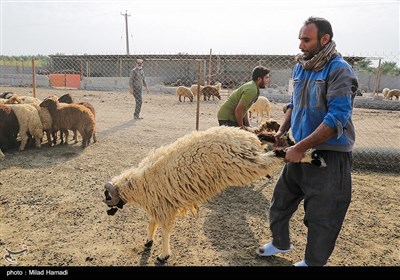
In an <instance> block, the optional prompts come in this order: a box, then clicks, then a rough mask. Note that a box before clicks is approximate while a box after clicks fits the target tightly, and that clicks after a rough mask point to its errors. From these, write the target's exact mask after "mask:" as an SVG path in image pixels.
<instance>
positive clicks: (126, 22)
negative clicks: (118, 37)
mask: <svg viewBox="0 0 400 280" xmlns="http://www.w3.org/2000/svg"><path fill="white" fill-rule="evenodd" d="M121 15H122V16H124V17H125V31H126V34H125V37H126V54H129V35H128V17H130V16H131V15H128V11H127V10H125V14H123V13H121Z"/></svg>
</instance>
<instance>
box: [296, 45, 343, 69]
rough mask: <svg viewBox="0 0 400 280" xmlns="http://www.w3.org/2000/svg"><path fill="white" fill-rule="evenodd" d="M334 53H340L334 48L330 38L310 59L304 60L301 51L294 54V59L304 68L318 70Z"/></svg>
mask: <svg viewBox="0 0 400 280" xmlns="http://www.w3.org/2000/svg"><path fill="white" fill-rule="evenodd" d="M336 55H340V53H338V51H337V50H336V43H335V41H333V40H332V41H330V42H329V43H328V44H326V45H325V47H324V48H323V49H322V50H320V51H319V53H317V54H316V55H314V56H313V57H312V58H311V59H309V60H305V59H304V54H302V53H299V54H298V55H296V57H295V59H296V61H297V62H298V63H300V64H301V65H302V66H303V68H304V69H306V70H312V71H320V70H321V69H322V68H324V66H325V65H326V64H327V63H328V62H329V61H330V60H331V58H332V57H333V56H336Z"/></svg>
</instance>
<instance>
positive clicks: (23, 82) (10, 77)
mask: <svg viewBox="0 0 400 280" xmlns="http://www.w3.org/2000/svg"><path fill="white" fill-rule="evenodd" d="M0 85H2V86H13V87H19V86H22V87H32V74H30V75H29V74H1V75H0ZM36 86H37V87H50V79H49V77H48V76H45V75H36Z"/></svg>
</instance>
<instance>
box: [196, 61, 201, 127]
mask: <svg viewBox="0 0 400 280" xmlns="http://www.w3.org/2000/svg"><path fill="white" fill-rule="evenodd" d="M200 76H201V60H200V59H198V60H197V108H196V130H197V131H199V117H200Z"/></svg>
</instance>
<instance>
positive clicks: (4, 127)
mask: <svg viewBox="0 0 400 280" xmlns="http://www.w3.org/2000/svg"><path fill="white" fill-rule="evenodd" d="M18 131H19V123H18V119H17V117H16V116H15V113H14V111H13V110H12V108H11V106H10V105H3V104H0V149H2V150H3V151H6V150H8V149H12V148H15V147H17V144H18V143H17V136H18Z"/></svg>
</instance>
